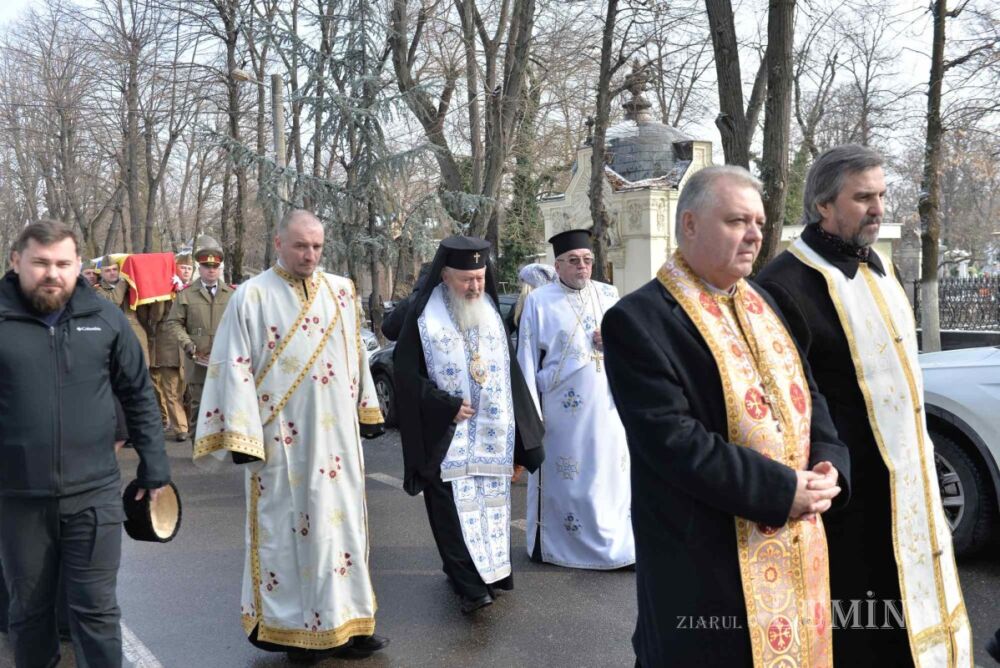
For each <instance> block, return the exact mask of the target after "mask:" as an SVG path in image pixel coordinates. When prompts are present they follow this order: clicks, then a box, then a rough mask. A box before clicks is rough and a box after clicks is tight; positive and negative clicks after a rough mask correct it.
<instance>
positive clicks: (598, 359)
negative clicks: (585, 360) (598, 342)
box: [590, 348, 604, 373]
mask: <svg viewBox="0 0 1000 668" xmlns="http://www.w3.org/2000/svg"><path fill="white" fill-rule="evenodd" d="M590 359H592V360H594V364H596V365H597V373H600V372H601V360H602V359H604V356H603V355H601V353H600V352H599V351H598V350H597V349H596V348H595V349H593V350H591V351H590Z"/></svg>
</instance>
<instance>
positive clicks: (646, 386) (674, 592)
mask: <svg viewBox="0 0 1000 668" xmlns="http://www.w3.org/2000/svg"><path fill="white" fill-rule="evenodd" d="M755 287H756V286H755ZM758 292H759V293H760V294H761V296H762V297H763V298H764V299H765V300H767V301H768V303H769V304H771V306H772V308H773V307H774V303H773V301H772V300H771V299H770V296H769V295H768V294H766V293H765V292H764V291H763V290H760V289H759V288H758ZM601 335H602V337H603V339H604V351H605V360H606V362H607V373H608V380H609V381H610V384H611V390H612V393H613V395H614V399H615V405H616V406H617V408H618V415H619V416H621V419H622V423H623V424H624V425H625V431H626V434H627V436H628V446H629V451H630V453H631V456H632V528H633V531H634V533H635V547H636V588H637V595H638V607H639V618H638V620H637V622H636V629H635V634H634V635H633V637H632V644H633V647H634V648H635V653H636V656H637V658H638V663H639V664H640V665H642V666H646V667H649V668H652V667H660V666H683V667H685V668H687V667H690V666H695V667H697V668H707V667H709V666H726V667H727V668H729V667H733V666H737V667H738V666H752V665H753V660H752V654H751V646H750V635H749V632H748V630H747V629H748V625H747V614H746V606H745V603H744V599H743V586H742V584H741V579H740V565H739V555H738V554H737V547H736V522H735V519H734V517H735V516H740V517H744V518H746V519H749V520H752V521H755V522H761V523H763V524H766V525H769V526H783V525H784V524H785V522H786V521H787V519H788V513H789V510H790V509H791V506H792V500H793V498H794V496H795V487H796V475H795V472H794V471H792V469H790V468H789V467H787V466H785V465H783V464H780V463H777V462H774V461H772V460H770V459H767V458H766V457H764V456H763V455H761V454H759V453H757V452H755V451H754V450H752V449H750V448H747V447H742V446H737V445H734V444H732V443H729V442H728V440H727V438H728V436H727V435H728V433H729V430H728V424H727V419H726V405H725V398H724V395H723V390H722V382H721V380H720V377H719V372H718V369H717V367H716V364H715V360H714V358H713V357H712V353H711V352H710V351H709V349H708V346H707V345H706V344H705V342H704V339H703V338H702V337H701V335H700V334H699V333H698V330H697V328H696V327H695V325H694V323H692V322H691V320H690V319H689V318H688V316H687V314H686V313H685V312H684V309H683V308H682V307H681V306H680V304H678V303H677V301H676V300H675V299H674V297H673V296H672V295H671V294H670V293H669V292H668V291H667V290H666V288H664V287H663V286H662V285H661V284H660V282H659V281H657V280H653V281H650V282H649V283H647V284H645V285H644V286H642V287H641V288H639V289H638V290H636V291H635V292H633V293H631V294H629V295H626V296H625V297H623V298H622V299H621V301H619V302H618V303H617V304H616V305H615V306H614V307H612V308H611V309H610V310H608V312H607V313H606V314H605V316H604V320H603V323H602V325H601ZM803 367H804V370H805V374H806V378H807V379H808V381H809V389H810V394H811V395H812V407H813V413H812V432H811V436H812V445H811V448H810V455H809V466H810V467H812V466H813V465H815V464H816V463H818V462H821V461H829V462H831V463H832V464H833V465H834V466H835V467H836V468H837V470H838V471H840V473H841V479H840V486H841V488H842V490H843V491H842V492H841V494H840V495H839V496H838V497H837V499H835V507H837V506H838V505H842V504H843V503H845V502H846V500H847V497H848V494H849V491H848V479H847V476H848V475H849V470H850V469H849V460H848V456H847V448H846V447H845V446H844V445H843V443H841V442H840V441H839V440H838V439H837V434H836V432H835V431H834V428H833V424H832V422H831V421H830V416H829V413H828V412H827V408H826V402H825V401H824V400H823V398H822V397H821V396H820V395H819V394H818V393H817V392H816V388H815V385H814V384H813V382H812V376H811V375H810V372H809V367H808V365H806V364H805V360H804V359H803Z"/></svg>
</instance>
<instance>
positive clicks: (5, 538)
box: [0, 482, 124, 668]
mask: <svg viewBox="0 0 1000 668" xmlns="http://www.w3.org/2000/svg"><path fill="white" fill-rule="evenodd" d="M123 520H124V511H123V510H122V502H121V496H120V491H119V484H118V483H117V482H116V483H114V484H113V485H109V486H107V487H105V488H102V489H98V490H93V491H89V492H85V493H82V494H77V495H74V496H69V497H59V498H14V497H0V561H2V563H3V571H4V579H5V580H6V581H7V589H8V592H9V595H10V619H9V627H10V631H9V636H10V644H11V646H12V647H13V649H14V661H15V663H16V665H17V668H53V667H54V666H56V665H57V664H58V663H59V659H60V656H59V636H58V633H57V630H56V603H57V600H58V583H59V576H60V573H61V574H62V578H63V585H64V587H65V590H66V601H67V604H68V607H69V624H70V631H71V633H72V636H73V650H74V654H75V655H76V665H77V666H80V668H120V667H121V665H122V649H121V645H122V641H121V627H120V625H119V621H120V619H121V611H120V609H119V608H118V601H117V596H116V592H115V588H116V586H117V581H118V566H119V564H120V562H121V544H122V543H121V525H122V521H123Z"/></svg>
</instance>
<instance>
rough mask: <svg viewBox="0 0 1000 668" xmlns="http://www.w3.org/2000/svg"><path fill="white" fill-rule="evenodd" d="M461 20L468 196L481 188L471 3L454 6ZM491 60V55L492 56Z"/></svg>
mask: <svg viewBox="0 0 1000 668" xmlns="http://www.w3.org/2000/svg"><path fill="white" fill-rule="evenodd" d="M456 5H457V6H458V7H457V8H458V10H459V16H460V17H461V20H462V41H463V45H464V46H465V90H466V96H467V99H468V101H469V143H470V149H471V150H470V155H471V156H472V177H471V180H470V182H469V190H470V192H474V193H478V192H480V191H481V190H482V188H483V130H482V123H483V119H482V114H481V111H480V107H479V61H478V59H477V58H476V25H475V19H474V17H473V9H474V8H475V0H459V1H457V2H456ZM494 58H495V54H494Z"/></svg>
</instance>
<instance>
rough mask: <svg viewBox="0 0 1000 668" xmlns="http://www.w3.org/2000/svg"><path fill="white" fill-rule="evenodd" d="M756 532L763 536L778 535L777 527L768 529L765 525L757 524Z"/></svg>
mask: <svg viewBox="0 0 1000 668" xmlns="http://www.w3.org/2000/svg"><path fill="white" fill-rule="evenodd" d="M757 531H760V532H761V533H762V534H764V535H765V536H773V535H774V534H776V533H778V527H770V526H768V525H766V524H761V523H760V522H758V523H757Z"/></svg>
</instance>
